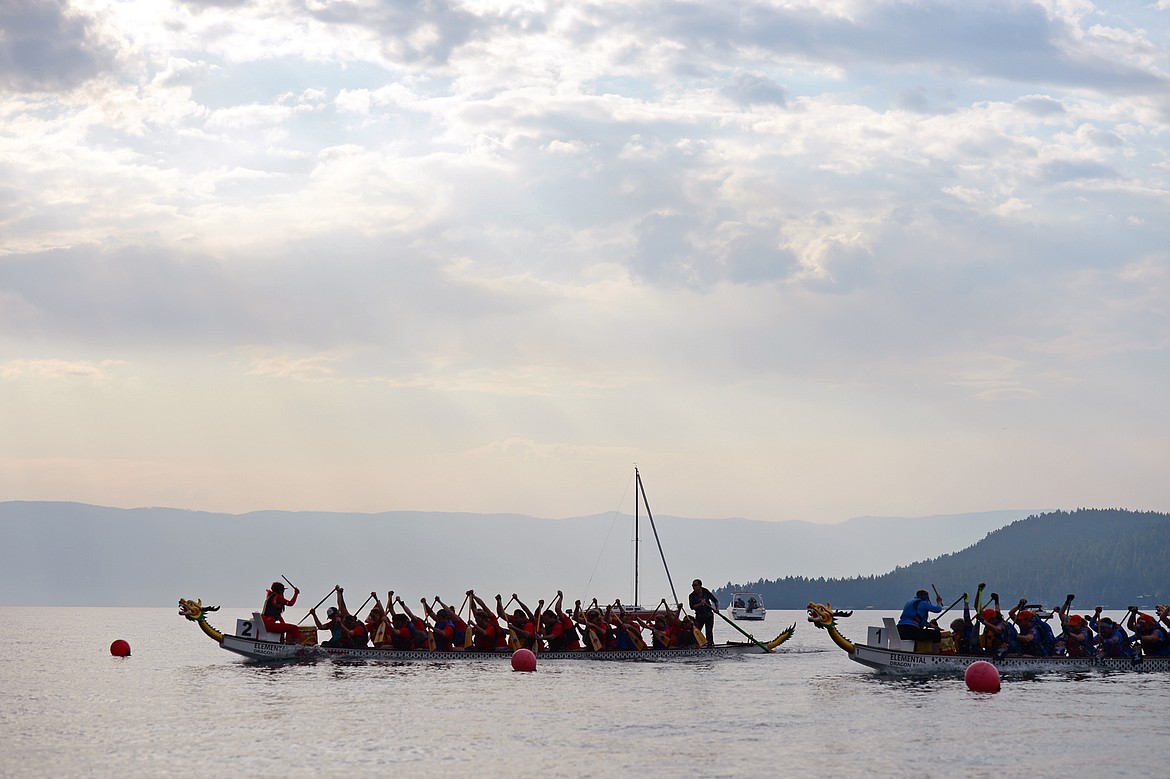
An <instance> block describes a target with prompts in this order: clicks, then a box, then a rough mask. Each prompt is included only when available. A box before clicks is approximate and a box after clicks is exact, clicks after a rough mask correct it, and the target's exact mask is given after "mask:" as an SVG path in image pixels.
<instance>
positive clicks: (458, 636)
mask: <svg viewBox="0 0 1170 779" xmlns="http://www.w3.org/2000/svg"><path fill="white" fill-rule="evenodd" d="M451 626H452V627H453V628H455V633H454V635H452V636H451V643H452V645H453V646H463V644H464V642H465V641H467V623H466V622H464V621H463V620H462V619H460V618H459V617H452V618H451Z"/></svg>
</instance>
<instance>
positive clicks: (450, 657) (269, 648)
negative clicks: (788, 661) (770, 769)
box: [220, 635, 764, 663]
mask: <svg viewBox="0 0 1170 779" xmlns="http://www.w3.org/2000/svg"><path fill="white" fill-rule="evenodd" d="M220 646H222V647H223V648H224V649H226V650H228V651H229V652H234V653H235V654H238V655H241V656H243V657H246V658H248V659H249V660H260V661H277V662H282V661H283V662H287V661H298V660H326V659H334V660H375V661H378V662H390V663H411V662H413V663H458V662H465V661H486V662H492V661H505V662H507V661H510V660H511V658H512V652H511V651H510V650H506V649H503V650H499V651H496V652H459V651H452V652H427V651H425V650H400V649H374V648H364V649H344V648H341V647H323V646H307V645H303V644H281V643H278V642H275V641H259V640H256V639H254V638H243V637H240V636H229V635H225V636H224V637H223V641H222V643H221V644H220ZM742 654H764V650H762V649H760V647H758V646H756V645H755V644H752V643H746V642H745V643H739V642H728V643H726V644H718V645H716V646H710V647H702V648H700V647H694V648H687V649H646V650H644V651H641V652H636V651H623V650H617V651H612V652H586V651H583V650H581V651H576V652H540V653H539V655H538V658H539V660H540V662H548V661H556V662H559V661H583V660H593V661H607V662H642V663H646V662H649V663H654V662H673V661H678V660H711V659H716V658H722V657H731V656H734V655H742Z"/></svg>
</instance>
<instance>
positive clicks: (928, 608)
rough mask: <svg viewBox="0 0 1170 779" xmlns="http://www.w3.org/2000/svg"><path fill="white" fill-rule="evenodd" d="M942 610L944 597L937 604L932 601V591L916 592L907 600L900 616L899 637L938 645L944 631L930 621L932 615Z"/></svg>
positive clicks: (904, 639)
mask: <svg viewBox="0 0 1170 779" xmlns="http://www.w3.org/2000/svg"><path fill="white" fill-rule="evenodd" d="M942 610H943V605H942V597H939V598H938V605H935V604H933V603H931V602H930V593H929V592H927V591H926V590H919V591H918V592H916V593H914V598H913V599H911V600H909V601H906V605H905V606H903V607H902V614H901V616H899V617H898V637H899V638H901V639H902V640H903V641H915V642H917V641H925V642H929V643H930V644H932V645H935V646H937V645H938V644H939V643H940V642H941V641H942V631H941V630H940V629H939V627H938V625H936V624H933V623H932V622H931V621H930V615H931V614H932V613H934V614H937V613H939V612H941V611H942Z"/></svg>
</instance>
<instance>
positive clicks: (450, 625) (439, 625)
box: [434, 620, 463, 651]
mask: <svg viewBox="0 0 1170 779" xmlns="http://www.w3.org/2000/svg"><path fill="white" fill-rule="evenodd" d="M434 633H435V644H436V645H437V647H436V648H438V649H441V650H444V651H446V650H448V649H450V648H451V645H452V642H453V641H454V640H455V623H454V622H452V621H451V620H447V621H446V622H436V623H435V630H434ZM459 646H463V636H460V637H459Z"/></svg>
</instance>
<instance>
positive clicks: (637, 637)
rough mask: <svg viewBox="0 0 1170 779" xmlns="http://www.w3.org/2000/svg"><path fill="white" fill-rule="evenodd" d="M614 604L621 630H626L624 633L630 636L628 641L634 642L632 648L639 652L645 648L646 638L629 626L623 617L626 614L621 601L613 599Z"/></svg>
mask: <svg viewBox="0 0 1170 779" xmlns="http://www.w3.org/2000/svg"><path fill="white" fill-rule="evenodd" d="M614 604H616V605H617V607H618V624H620V625H621V626H622V630H624V631H626V635H627V636H629V637H630V641H631V642H632V643H633V644H634V648H635V649H637V650H638V651H639V652H641V651H642V650H643V649H645V648H646V640H645V639H643V638H642V636H641V634H640V631H637V630H635V629H634V628H632V627H629V626H628V625H627V624H626V621H625V619H623V617H625V616H626V610H625V609H624V608H622V602H621V601H620V600H615V601H614Z"/></svg>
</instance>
